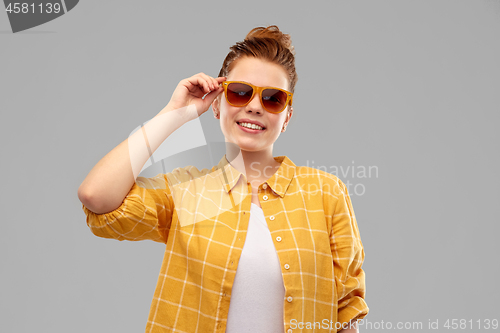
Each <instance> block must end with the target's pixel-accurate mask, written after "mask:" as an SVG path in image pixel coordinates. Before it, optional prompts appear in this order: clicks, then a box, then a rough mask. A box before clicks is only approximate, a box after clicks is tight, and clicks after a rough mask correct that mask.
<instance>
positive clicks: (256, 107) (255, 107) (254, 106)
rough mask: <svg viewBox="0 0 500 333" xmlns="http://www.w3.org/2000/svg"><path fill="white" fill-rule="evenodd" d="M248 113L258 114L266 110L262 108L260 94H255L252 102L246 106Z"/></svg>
mask: <svg viewBox="0 0 500 333" xmlns="http://www.w3.org/2000/svg"><path fill="white" fill-rule="evenodd" d="M246 110H247V111H254V112H256V113H263V112H264V109H263V108H262V104H261V102H260V94H258V93H255V95H253V97H252V100H251V101H250V103H248V104H247V106H246Z"/></svg>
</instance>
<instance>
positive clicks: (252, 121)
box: [236, 118, 266, 129]
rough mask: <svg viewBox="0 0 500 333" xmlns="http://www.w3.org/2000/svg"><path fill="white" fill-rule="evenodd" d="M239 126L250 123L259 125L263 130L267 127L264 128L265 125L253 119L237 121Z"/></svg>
mask: <svg viewBox="0 0 500 333" xmlns="http://www.w3.org/2000/svg"><path fill="white" fill-rule="evenodd" d="M236 123H237V124H241V123H250V124H254V125H258V126H260V127H262V128H263V129H266V126H264V124H262V123H260V122H258V121H256V120H251V119H248V118H243V119H240V120H237V121H236Z"/></svg>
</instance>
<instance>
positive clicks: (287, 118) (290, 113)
mask: <svg viewBox="0 0 500 333" xmlns="http://www.w3.org/2000/svg"><path fill="white" fill-rule="evenodd" d="M292 114H293V106H290V110H289V111H288V112H287V114H286V119H285V124H286V125H288V122H289V121H290V118H292Z"/></svg>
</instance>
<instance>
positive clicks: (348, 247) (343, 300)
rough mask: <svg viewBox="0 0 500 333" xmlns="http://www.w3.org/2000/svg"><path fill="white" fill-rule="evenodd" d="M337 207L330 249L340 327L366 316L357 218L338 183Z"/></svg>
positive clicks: (362, 259) (347, 196)
mask: <svg viewBox="0 0 500 333" xmlns="http://www.w3.org/2000/svg"><path fill="white" fill-rule="evenodd" d="M338 184H339V187H338V192H337V193H336V194H337V203H336V206H335V211H334V213H333V218H332V229H331V234H330V246H331V249H332V256H333V266H334V273H335V284H336V289H337V302H338V316H337V321H338V322H339V325H340V324H344V325H347V324H348V323H349V321H351V320H353V321H355V320H359V319H362V318H364V317H365V316H366V315H367V314H368V310H369V309H368V306H367V304H366V302H365V299H364V298H365V272H364V271H363V269H362V265H363V261H364V258H365V253H364V249H363V244H362V243H361V238H360V235H359V230H358V225H357V222H356V216H355V215H354V210H353V208H352V203H351V199H350V197H349V193H348V192H347V188H346V186H345V184H344V183H342V182H341V181H340V180H339V183H338Z"/></svg>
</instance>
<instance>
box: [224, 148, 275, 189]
mask: <svg viewBox="0 0 500 333" xmlns="http://www.w3.org/2000/svg"><path fill="white" fill-rule="evenodd" d="M226 158H227V160H228V161H229V163H230V164H231V165H232V166H233V167H234V168H235V169H236V170H238V171H239V172H241V173H243V174H244V175H245V176H246V178H247V181H248V182H250V183H252V185H256V186H258V185H260V184H261V183H263V182H265V181H266V180H267V179H269V178H271V177H272V176H273V175H274V174H275V173H276V171H277V170H278V168H279V165H280V163H278V162H276V160H275V159H274V157H273V153H272V147H270V149H266V150H260V151H247V150H241V149H240V148H239V147H238V146H235V145H233V144H229V145H226ZM253 183H255V184H253Z"/></svg>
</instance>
